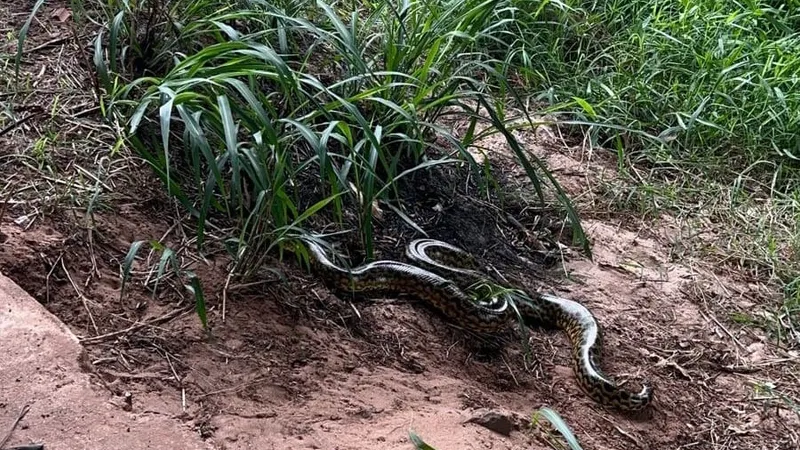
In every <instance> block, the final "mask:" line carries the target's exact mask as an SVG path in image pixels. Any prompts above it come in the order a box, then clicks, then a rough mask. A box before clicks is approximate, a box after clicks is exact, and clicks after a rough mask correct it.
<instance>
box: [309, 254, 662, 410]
mask: <svg viewBox="0 0 800 450" xmlns="http://www.w3.org/2000/svg"><path fill="white" fill-rule="evenodd" d="M303 242H304V243H306V245H307V246H308V248H309V250H310V255H309V256H310V258H309V259H310V262H311V265H312V266H313V268H314V270H316V271H318V272H319V273H320V274H321V275H322V279H323V282H324V283H325V284H326V285H327V286H328V287H329V288H332V289H333V290H335V291H339V292H348V293H353V294H362V295H367V296H375V295H392V294H410V295H412V296H415V297H417V298H420V299H422V300H424V301H426V302H427V303H429V304H430V305H431V306H433V307H434V308H435V309H437V310H439V311H440V312H441V313H442V314H444V315H445V316H446V317H447V318H448V319H450V320H451V321H452V322H454V323H455V324H457V325H459V326H461V327H463V328H466V329H469V330H472V331H476V332H482V333H498V332H501V331H504V330H505V329H508V328H509V327H510V326H512V324H513V322H514V319H515V315H514V314H513V311H514V310H516V311H518V316H517V317H516V318H517V319H518V318H520V317H521V318H522V319H523V321H524V322H526V323H530V322H538V323H546V324H552V325H555V326H556V327H557V328H560V329H561V330H563V331H564V332H565V333H566V335H567V337H568V338H569V340H570V343H571V345H572V352H571V361H572V366H573V372H574V373H575V376H576V379H577V381H578V385H579V386H580V388H581V389H582V390H583V391H584V392H585V393H586V394H587V395H588V396H589V397H590V398H591V399H593V400H594V401H596V402H598V403H600V404H601V405H605V406H611V407H615V408H617V409H620V410H624V411H638V410H642V409H644V408H646V407H647V406H648V405H649V404H650V403H651V402H652V398H653V388H652V386H651V384H650V383H649V382H648V381H646V380H643V381H641V386H642V388H641V390H640V391H639V392H632V391H628V390H626V389H624V388H623V387H621V386H620V385H619V384H618V383H616V382H615V381H614V380H613V379H612V378H611V377H609V376H608V375H606V374H605V373H603V372H602V371H601V369H600V368H599V360H600V353H601V350H602V330H601V327H600V325H599V324H598V322H597V320H596V319H595V318H594V316H593V315H592V313H591V312H590V311H589V310H588V309H587V308H586V307H585V306H583V305H582V304H580V303H578V302H576V301H573V300H570V299H566V298H561V297H558V296H555V295H550V294H543V293H536V294H535V295H530V294H527V293H525V295H520V294H519V293H520V292H522V291H520V290H508V291H506V292H505V293H503V294H502V295H499V296H498V295H494V296H493V297H491V298H490V300H488V301H476V300H475V299H474V296H471V295H469V294H468V293H467V292H466V291H465V289H469V288H463V286H469V287H474V286H475V285H476V284H481V283H484V284H486V283H488V284H494V283H493V282H492V281H491V280H489V279H488V277H487V276H486V275H484V274H483V273H482V272H480V271H478V270H477V262H476V261H475V259H474V258H473V257H472V255H470V254H469V253H468V252H466V251H464V250H462V249H461V248H459V247H457V246H455V245H452V244H448V243H446V242H442V241H438V240H435V239H416V240H414V241H412V242H411V243H409V245H408V246H407V247H406V256H407V257H408V258H409V259H410V260H411V261H413V262H414V263H415V264H407V263H403V262H399V261H391V260H378V261H373V262H370V263H367V264H364V265H361V266H358V267H356V268H350V269H348V268H344V267H341V266H339V265H337V264H335V263H334V262H333V261H331V259H330V258H329V257H328V255H327V253H326V251H325V250H324V249H323V247H322V245H321V244H320V243H319V242H317V241H316V240H314V239H303ZM420 266H422V267H420Z"/></svg>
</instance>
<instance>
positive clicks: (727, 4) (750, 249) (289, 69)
mask: <svg viewBox="0 0 800 450" xmlns="http://www.w3.org/2000/svg"><path fill="white" fill-rule="evenodd" d="M76 2H77V3H78V4H80V5H78V6H80V8H78V9H79V10H80V11H81V16H82V17H83V16H86V17H94V16H97V15H98V12H99V13H100V15H101V16H103V17H104V18H105V21H104V24H103V26H102V30H101V31H102V33H101V34H100V35H99V36H98V37H97V39H96V40H95V41H94V44H93V45H94V58H93V63H94V65H95V67H96V70H97V78H98V82H99V86H100V88H101V90H102V91H103V92H104V97H103V99H102V102H103V103H102V110H103V113H104V115H105V117H107V119H108V120H109V121H110V122H111V123H112V124H113V125H114V126H115V128H116V129H118V130H120V133H121V138H123V139H124V140H125V142H126V143H127V145H128V146H130V147H131V148H133V149H134V150H135V151H136V152H137V153H138V154H139V155H140V156H142V157H143V158H145V159H146V160H147V161H148V162H149V163H150V164H151V166H152V168H153V170H154V172H155V173H156V174H157V175H158V176H159V178H160V179H161V181H162V182H163V183H164V186H165V188H167V189H168V190H169V192H170V193H171V194H172V195H174V196H175V198H176V199H178V200H179V201H180V202H181V204H182V205H183V207H184V209H185V211H187V212H189V213H191V214H192V215H193V217H194V219H195V221H196V225H197V233H196V243H197V245H198V247H199V248H202V246H203V244H204V242H205V240H206V235H207V232H206V230H207V229H208V228H209V227H214V228H215V229H225V230H230V232H229V234H228V235H227V236H224V237H223V238H224V239H225V240H226V244H227V245H226V247H227V248H228V249H229V250H230V253H231V255H232V256H233V257H234V260H235V262H236V265H235V267H234V268H233V272H235V273H237V274H239V275H243V276H248V275H250V274H252V273H253V271H254V270H257V267H258V266H259V265H260V264H261V263H262V262H263V261H264V259H263V258H264V256H263V250H264V249H267V248H271V247H272V246H273V245H274V244H275V243H276V242H280V241H281V239H282V237H281V236H282V234H281V233H282V231H281V230H286V229H287V227H288V228H292V227H302V226H305V223H306V222H307V221H308V220H311V219H312V218H313V217H314V216H316V215H319V214H325V215H326V217H327V218H328V220H329V221H333V222H336V224H337V226H338V227H339V228H345V227H346V226H353V227H355V228H356V229H357V230H358V233H359V237H360V239H361V242H362V245H363V247H364V249H365V250H366V252H367V255H372V251H373V247H374V236H373V231H374V217H373V213H374V208H375V206H377V205H380V206H381V207H383V208H388V209H391V210H392V211H393V212H396V213H397V214H399V215H400V217H403V218H404V219H405V220H408V221H409V222H411V219H410V218H408V216H406V215H404V214H403V213H402V211H403V208H402V203H401V201H400V200H401V199H402V197H403V189H404V182H405V181H407V180H411V179H413V177H414V175H415V174H416V173H417V172H418V171H422V170H427V169H429V168H431V167H433V166H436V165H444V164H447V165H457V166H459V167H461V168H462V169H463V170H471V171H473V173H474V174H475V179H477V180H479V185H480V187H481V188H482V189H484V190H489V189H495V188H496V187H495V186H497V184H496V180H494V179H493V173H492V170H491V168H488V167H480V166H479V165H478V164H477V163H476V162H475V161H474V160H473V159H472V158H471V156H470V154H469V152H468V150H469V149H470V148H471V147H477V142H478V141H479V140H480V139H481V138H483V137H485V136H486V135H488V134H500V135H502V136H503V137H504V138H505V140H506V142H507V144H508V145H509V147H510V148H511V149H512V150H513V151H514V152H515V154H516V156H517V159H518V161H519V162H520V164H521V165H522V166H523V167H524V168H525V170H526V172H527V174H528V176H529V178H530V180H531V182H532V186H533V188H534V190H535V191H536V193H537V194H538V195H539V197H540V199H541V201H545V199H547V200H548V201H552V200H554V199H555V200H557V201H559V202H560V203H561V205H562V206H563V210H564V211H565V213H566V214H567V215H568V216H569V218H570V219H571V222H573V224H574V225H577V226H575V227H573V229H574V230H575V235H574V236H573V237H574V240H575V242H576V243H581V244H583V245H584V248H585V249H586V250H588V245H587V244H586V243H585V240H584V239H583V238H584V236H583V232H582V230H581V228H580V226H579V219H578V214H577V212H576V211H575V210H574V208H573V206H572V203H571V201H570V200H569V199H568V198H567V196H566V194H565V193H564V192H562V191H561V189H560V188H559V187H558V184H557V183H556V182H555V180H554V179H553V178H552V176H551V175H550V173H549V172H548V171H547V170H546V168H545V167H544V166H543V164H542V163H541V161H539V160H538V159H536V158H535V157H534V156H533V155H530V154H528V153H526V152H525V151H524V150H523V148H522V146H521V145H520V144H519V143H518V142H517V141H516V139H515V138H514V135H513V133H512V132H511V130H512V129H516V128H521V127H533V126H535V125H536V124H537V123H538V122H537V121H536V119H534V118H533V116H534V115H536V114H539V113H551V114H555V115H556V116H557V117H559V118H560V119H561V121H560V124H561V125H559V126H561V127H562V128H563V129H565V130H567V131H568V132H569V133H571V134H572V136H579V135H581V134H585V135H586V137H588V138H589V139H588V140H587V142H588V143H589V144H590V145H592V146H598V147H603V148H606V149H608V150H609V151H611V152H613V155H615V157H616V158H617V162H618V168H619V170H620V173H621V176H622V178H621V182H620V183H615V184H614V185H611V186H609V189H608V196H609V197H610V198H614V199H616V200H615V201H616V202H617V203H618V204H619V207H620V208H624V209H628V210H634V211H639V212H642V213H644V214H656V215H657V214H660V213H661V212H663V211H670V212H672V213H673V214H676V215H678V216H681V215H689V214H690V213H688V212H687V211H690V210H693V211H698V210H699V211H701V212H702V214H700V215H701V216H703V218H704V219H705V218H709V217H710V218H711V219H712V220H723V221H726V222H727V223H729V224H730V225H731V226H730V227H729V229H728V230H727V231H725V234H724V235H723V236H722V237H721V238H720V241H719V242H714V243H712V244H711V245H708V246H707V247H708V248H707V249H706V250H708V251H709V252H712V253H715V254H719V255H722V256H723V259H724V260H726V261H737V262H738V264H739V265H740V266H741V267H744V268H747V269H748V270H751V271H753V273H754V274H756V275H758V276H760V277H766V278H769V279H771V280H772V281H775V282H777V283H778V284H780V285H783V286H786V301H785V305H780V307H779V308H778V309H781V310H783V312H782V313H780V314H779V315H780V316H781V317H792V315H793V311H796V309H797V307H796V305H797V301H796V297H797V294H796V292H797V289H796V288H795V287H794V286H796V285H798V281H797V280H800V271H798V270H797V269H796V267H797V263H798V262H800V261H798V260H799V259H800V258H798V254H800V239H798V236H800V233H798V229H797V228H798V227H797V223H798V221H797V217H800V214H799V213H800V208H798V202H797V199H798V198H800V185H799V184H798V178H799V177H798V173H799V172H798V159H800V138H798V136H800V133H799V132H800V89H798V86H797V85H798V80H800V33H799V32H798V31H797V30H800V2H798V1H796V0H791V1H785V2H775V1H761V0H747V1H739V2H737V1H730V0H728V1H723V0H681V1H672V0H670V1H666V0H628V1H624V2H623V1H619V0H610V1H604V2H597V1H579V0H570V1H560V0H554V1H546V2H545V1H535V0H534V1H531V0H484V1H480V0H467V1H455V0H426V1H422V0H406V1H402V2H389V1H387V0H362V1H349V2H326V1H322V0H320V1H311V0H279V1H269V2H268V1H265V0H176V1H172V2H168V3H166V2H164V1H163V0H143V1H141V2H136V3H131V2H127V1H122V0H103V1H98V0H83V2H80V1H76ZM37 7H38V6H37ZM102 22H103V21H102V20H101V23H102ZM24 35H25V30H24V29H23V30H21V33H20V38H21V39H20V48H21V42H22V39H24ZM16 61H19V53H18V55H17V59H16V60H15V62H16ZM453 116H457V117H459V118H460V119H461V120H465V121H467V122H468V123H469V127H468V128H467V131H466V133H464V135H460V136H456V135H453V134H452V133H451V132H450V131H449V130H448V129H447V128H445V127H443V126H442V123H443V119H446V118H449V117H453ZM484 124H486V125H489V127H488V128H484V127H482V126H480V125H484ZM512 124H513V125H512ZM478 130H484V131H481V132H479V131H478ZM720 193H721V194H722V195H720ZM751 210H756V211H761V214H760V215H758V216H757V217H750V216H748V215H747V214H744V213H743V211H751ZM748 214H749V213H748ZM410 225H411V226H416V224H413V223H410ZM778 313H779V312H778ZM778 313H776V314H778ZM795 316H796V314H795ZM781 320H783V319H781ZM784 322H786V323H785V324H784V325H785V326H788V327H789V329H791V327H793V326H794V325H793V324H792V323H791V322H792V321H791V320H789V319H786V320H784ZM782 326H783V325H782Z"/></svg>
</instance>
